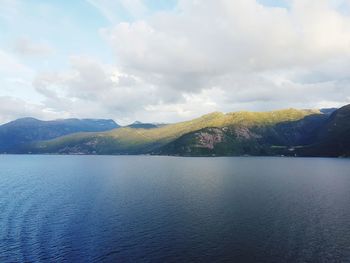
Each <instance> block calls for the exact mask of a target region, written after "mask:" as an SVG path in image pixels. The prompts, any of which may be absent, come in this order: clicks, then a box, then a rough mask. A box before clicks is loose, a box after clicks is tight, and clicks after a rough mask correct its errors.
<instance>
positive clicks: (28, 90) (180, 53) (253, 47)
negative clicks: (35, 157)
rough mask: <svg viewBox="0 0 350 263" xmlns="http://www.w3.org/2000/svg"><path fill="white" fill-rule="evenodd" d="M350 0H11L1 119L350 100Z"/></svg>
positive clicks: (155, 115)
mask: <svg viewBox="0 0 350 263" xmlns="http://www.w3.org/2000/svg"><path fill="white" fill-rule="evenodd" d="M349 69H350V0H75V1H71V0H0V123H5V122H8V121H10V120H13V119H16V118H21V117H27V116H31V117H35V118H39V119H43V120H49V119H58V118H72V117H74V118H108V119H109V118H111V119H114V120H115V121H116V122H118V123H120V124H127V123H130V122H133V121H135V120H139V121H143V122H166V123H169V122H177V121H182V120H188V119H191V118H195V117H198V116H200V115H203V114H206V113H209V112H213V111H222V112H232V111H239V110H252V111H266V110H275V109H281V108H290V107H293V108H325V107H340V106H342V105H345V104H348V103H350V70H349Z"/></svg>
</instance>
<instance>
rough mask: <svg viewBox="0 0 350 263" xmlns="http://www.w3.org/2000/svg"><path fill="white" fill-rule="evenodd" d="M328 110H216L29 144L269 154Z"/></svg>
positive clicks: (103, 150) (82, 149) (82, 150)
mask: <svg viewBox="0 0 350 263" xmlns="http://www.w3.org/2000/svg"><path fill="white" fill-rule="evenodd" d="M325 116H326V115H325V114H322V113H321V112H320V111H314V110H295V109H287V110H280V111H271V112H235V113H227V114H223V113H220V112H214V113H211V114H207V115H204V116H202V117H200V118H197V119H194V120H191V121H186V122H180V123H176V124H169V125H166V126H162V127H159V128H152V129H135V128H130V127H122V128H119V129H115V130H111V131H107V132H97V133H77V134H72V135H68V136H64V137H60V138H57V139H54V140H50V141H42V142H39V143H36V144H34V145H31V146H30V147H29V148H27V150H28V151H30V152H33V153H65V154H171V155H213V154H217V155H242V154H254V155H270V154H273V153H275V152H276V150H275V149H280V148H279V147H282V148H283V147H284V148H286V147H288V146H290V145H294V144H295V143H297V142H299V141H300V142H301V141H308V140H311V139H310V138H309V137H312V133H313V131H314V129H316V127H318V125H320V123H322V122H323V121H324V120H325V119H326V117H325ZM308 126H312V129H309V128H308ZM305 130H307V132H305Z"/></svg>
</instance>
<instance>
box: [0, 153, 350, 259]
mask: <svg viewBox="0 0 350 263" xmlns="http://www.w3.org/2000/svg"><path fill="white" fill-rule="evenodd" d="M349 204H350V160H348V159H326V158H269V157H259V158H249V157H247V158H230V157H228V158H177V157H156V156H154V157H153V156H53V155H52V156H39V155H36V156H30V155H17V156H15V155H2V156H0V211H1V213H0V261H1V262H52V261H57V262H64V261H66V262H115V261H119V262H135V261H138V262H140V261H144V262H184V261H194V262H213V261H233V260H236V261H237V262H243V261H244V262H251V261H256V262H348V261H349V260H350V205H349Z"/></svg>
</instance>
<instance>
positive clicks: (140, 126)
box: [126, 121, 159, 129]
mask: <svg viewBox="0 0 350 263" xmlns="http://www.w3.org/2000/svg"><path fill="white" fill-rule="evenodd" d="M126 127H129V128H134V129H154V128H158V127H159V126H158V125H156V124H153V123H143V122H140V121H135V122H134V123H132V124H129V125H128V126H126Z"/></svg>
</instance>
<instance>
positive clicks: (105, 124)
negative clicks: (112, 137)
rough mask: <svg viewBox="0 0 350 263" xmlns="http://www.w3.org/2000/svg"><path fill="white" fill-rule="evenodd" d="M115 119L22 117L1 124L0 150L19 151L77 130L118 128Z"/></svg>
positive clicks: (94, 130)
mask: <svg viewBox="0 0 350 263" xmlns="http://www.w3.org/2000/svg"><path fill="white" fill-rule="evenodd" d="M118 127H119V125H118V124H116V123H115V122H114V121H113V120H99V119H62V120H54V121H41V120H37V119H34V118H22V119H18V120H15V121H12V122H9V123H6V124H3V125H1V126H0V152H17V151H19V150H20V148H21V147H22V145H24V144H27V143H31V142H35V141H42V140H49V139H53V138H57V137H60V136H64V135H67V134H72V133H76V132H83V131H84V132H97V131H107V130H111V129H115V128H118Z"/></svg>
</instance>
